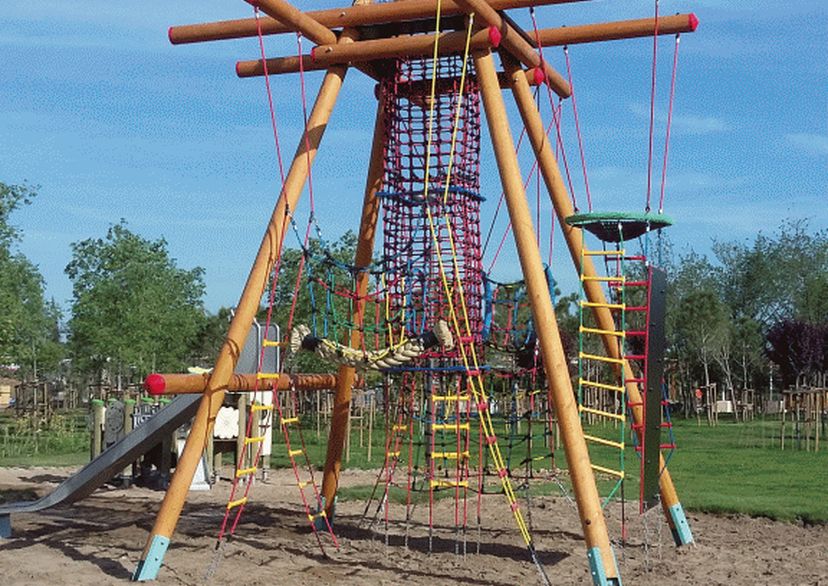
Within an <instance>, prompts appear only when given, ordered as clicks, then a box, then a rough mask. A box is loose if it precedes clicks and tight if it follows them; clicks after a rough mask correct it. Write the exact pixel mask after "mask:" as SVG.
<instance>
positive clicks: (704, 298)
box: [675, 289, 730, 385]
mask: <svg viewBox="0 0 828 586" xmlns="http://www.w3.org/2000/svg"><path fill="white" fill-rule="evenodd" d="M729 326H730V323H729V318H728V315H727V309H726V307H725V305H724V304H723V303H722V302H721V300H720V299H719V298H718V296H717V295H716V293H715V292H713V291H711V290H710V289H698V290H697V291H693V292H691V293H689V294H687V295H686V296H685V297H684V298H683V299H682V300H681V301H680V302H679V305H678V307H677V308H676V330H675V335H676V339H675V342H676V344H677V346H678V348H679V349H680V352H681V353H682V354H683V356H684V357H685V359H689V360H691V361H693V362H695V363H696V364H700V365H701V367H702V370H703V373H704V383H705V384H706V385H709V384H710V383H711V376H710V375H711V366H712V365H713V363H714V361H715V360H716V356H717V355H718V356H721V355H723V354H728V355H729V352H730V346H729V344H730V327H729Z"/></svg>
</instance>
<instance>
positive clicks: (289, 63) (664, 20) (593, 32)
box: [236, 0, 698, 83]
mask: <svg viewBox="0 0 828 586" xmlns="http://www.w3.org/2000/svg"><path fill="white" fill-rule="evenodd" d="M405 1H409V0H405ZM697 25H698V19H697V18H696V16H695V15H694V14H678V15H675V16H664V17H659V19H658V34H659V35H673V34H677V33H684V32H693V31H694V30H696V26H697ZM654 32H655V21H654V20H653V19H652V18H641V19H636V20H622V21H618V22H608V23H601V24H587V25H583V26H573V27H559V28H548V29H541V30H539V31H538V36H539V38H540V41H541V45H542V46H543V47H554V46H561V45H567V44H577V43H591V42H598V41H610V40H619V39H632V38H640V37H651V36H652V35H653V34H654ZM465 35H466V33H465V32H446V33H442V35H441V37H440V43H439V51H440V54H441V55H445V54H448V53H455V52H458V51H462V50H463V48H464V47H465ZM490 44H491V43H490V40H489V35H488V33H487V32H486V31H478V32H476V33H474V34H472V38H471V49H472V50H482V49H485V48H487V47H489V46H490ZM433 49H434V35H433V34H430V35H403V36H399V37H395V38H391V39H375V40H370V41H355V42H354V43H351V44H349V45H337V46H334V47H332V48H330V49H328V47H327V46H326V47H324V48H323V47H319V48H316V49H315V50H314V52H313V55H310V54H308V55H303V56H302V60H303V63H302V65H303V67H304V69H305V71H314V70H319V69H325V68H326V67H328V66H329V65H331V64H334V63H349V62H353V63H360V62H367V61H370V60H372V59H391V58H396V57H413V56H422V55H430V54H431V52H432V51H433ZM314 59H315V60H314ZM267 71H268V73H269V74H271V75H277V74H282V73H297V72H298V71H299V57H296V56H292V57H274V58H271V59H268V60H267ZM236 74H237V75H238V76H239V77H256V76H259V75H264V66H263V64H262V61H261V60H259V59H257V60H251V61H239V62H238V63H236ZM531 77H532V76H530V78H531ZM530 83H532V82H531V80H530Z"/></svg>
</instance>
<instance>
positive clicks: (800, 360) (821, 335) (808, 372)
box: [767, 319, 828, 387]
mask: <svg viewBox="0 0 828 586" xmlns="http://www.w3.org/2000/svg"><path fill="white" fill-rule="evenodd" d="M827 329H828V328H826V326H824V325H823V326H817V325H813V324H809V323H806V322H802V321H798V320H794V319H788V320H783V321H780V322H778V323H776V324H774V325H773V327H771V329H770V330H769V331H768V335H767V339H768V358H770V359H771V360H772V361H773V362H774V363H775V364H776V365H777V366H778V367H779V372H780V374H781V376H782V383H783V384H786V385H794V386H797V387H798V386H799V385H800V384H801V383H803V382H806V381H807V379H808V378H809V377H810V378H811V379H812V380H814V382H816V377H817V376H818V375H819V374H820V372H821V371H822V370H823V368H824V365H825V356H826V348H825V340H826V330H827Z"/></svg>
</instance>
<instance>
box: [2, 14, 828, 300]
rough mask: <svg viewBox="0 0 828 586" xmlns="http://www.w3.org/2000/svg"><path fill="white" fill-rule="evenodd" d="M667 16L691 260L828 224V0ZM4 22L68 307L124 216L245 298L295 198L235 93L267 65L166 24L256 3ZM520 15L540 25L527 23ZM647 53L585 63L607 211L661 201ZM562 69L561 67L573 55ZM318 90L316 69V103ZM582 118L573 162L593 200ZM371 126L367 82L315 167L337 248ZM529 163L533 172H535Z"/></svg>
mask: <svg viewBox="0 0 828 586" xmlns="http://www.w3.org/2000/svg"><path fill="white" fill-rule="evenodd" d="M297 5H298V6H299V7H300V8H303V9H316V8H328V7H333V6H337V5H340V3H338V2H334V1H333V0H321V1H319V2H315V3H311V2H298V3H297ZM660 6H661V13H662V14H673V13H676V12H691V11H692V12H695V13H696V14H697V15H698V17H699V19H700V21H701V25H700V26H699V29H698V31H697V32H696V33H694V34H685V35H683V36H682V42H681V49H680V62H679V77H678V90H677V97H676V105H675V115H674V126H673V138H672V142H671V146H670V163H669V178H668V189H667V202H666V205H665V211H666V212H667V213H668V214H670V215H672V216H673V217H674V218H675V220H676V226H675V227H673V228H671V229H670V236H671V239H672V240H673V241H674V243H675V244H676V246H677V248H678V249H679V250H680V251H681V250H687V249H688V248H689V247H692V248H694V249H696V250H698V251H700V252H708V251H709V249H710V245H711V243H712V241H713V239H716V238H718V239H724V240H750V239H752V237H753V235H755V234H756V233H757V232H758V231H759V230H764V231H773V230H774V229H775V228H776V227H777V226H778V225H779V224H780V222H781V221H782V220H783V219H784V218H808V219H809V222H810V226H811V228H812V229H825V228H828V205H826V204H828V95H827V94H828V58H826V55H828V2H825V1H824V0H792V1H791V2H779V1H777V0H754V1H750V0H745V1H739V2H735V1H729V0H698V1H695V2H689V1H684V2H682V1H671V0H661V5H660ZM652 10H653V3H652V2H651V1H638V0H635V1H624V2H621V1H610V0H594V1H591V2H580V3H574V4H570V5H560V6H550V7H544V8H541V9H538V17H539V22H540V26H541V27H554V26H562V25H575V24H583V23H590V22H599V21H607V20H621V19H629V18H640V17H646V16H650V15H652ZM0 13H1V14H2V19H0V51H2V57H0V76H2V79H3V83H2V86H0V181H3V182H5V183H20V182H22V181H24V180H27V181H28V182H30V183H31V184H34V185H39V186H40V190H39V191H40V196H39V197H38V198H37V200H36V201H35V202H34V204H33V205H31V206H29V207H27V208H25V209H23V210H21V211H20V212H19V213H17V214H16V216H15V218H14V219H15V221H16V223H17V224H18V225H19V226H21V227H22V228H23V230H24V231H25V239H24V241H23V242H22V244H21V250H22V251H23V252H24V253H25V254H26V255H27V256H28V257H29V258H30V259H31V260H32V261H33V262H35V263H36V264H37V265H38V266H39V267H40V270H41V272H42V273H43V275H44V277H45V279H46V281H47V290H48V294H49V295H50V296H53V297H54V298H55V299H56V300H57V301H58V302H60V303H62V304H64V306H67V307H68V302H69V300H70V298H71V284H70V282H69V280H68V279H67V278H66V276H65V275H64V273H63V268H64V267H65V266H66V264H67V263H68V262H69V260H70V255H71V251H70V243H72V242H75V241H78V240H81V239H84V238H88V237H98V236H102V235H103V234H104V233H105V232H106V229H107V227H108V226H109V225H111V224H113V223H116V222H118V221H119V220H120V219H121V218H125V219H126V220H127V222H128V224H129V226H130V227H131V229H133V230H135V231H137V232H139V233H140V234H142V235H144V236H146V237H149V238H157V237H160V236H163V237H164V238H166V239H167V241H168V242H169V248H170V251H171V253H172V255H173V256H174V257H175V258H176V259H177V260H178V263H179V265H180V266H182V267H188V268H189V267H192V266H196V265H199V266H202V267H204V268H205V269H206V282H207V296H206V304H207V307H208V308H210V309H212V310H215V309H217V308H218V307H219V306H221V305H233V304H235V302H236V301H237V299H238V295H239V292H240V290H241V286H242V284H243V282H244V279H245V278H246V276H247V271H248V269H249V266H250V263H251V261H252V258H253V256H254V254H255V251H256V249H257V248H258V244H259V241H260V239H261V234H262V231H263V228H264V222H266V219H267V218H268V217H269V215H270V212H271V210H272V208H273V203H274V199H275V197H276V195H277V194H278V189H279V185H278V171H277V168H276V165H275V159H274V155H273V138H272V134H271V131H270V125H269V118H268V111H267V102H266V97H265V92H264V84H263V82H262V80H261V79H252V80H239V79H237V78H236V76H235V73H234V69H233V66H234V64H235V61H236V60H237V59H253V58H256V57H257V52H258V47H257V41H256V40H255V39H246V40H241V41H223V42H217V43H210V44H204V45H188V46H177V47H176V46H172V45H170V44H169V43H168V41H167V27H168V26H169V25H171V24H185V23H192V22H203V21H212V20H220V19H225V18H243V17H247V16H250V15H251V9H250V7H249V6H248V5H247V4H245V3H244V2H242V1H241V0H239V1H238V2H231V1H229V0H220V1H219V0H199V1H195V0H181V1H170V0H164V1H161V0H142V1H141V2H135V1H128V0H122V1H120V2H103V1H98V0H86V1H83V2H66V1H65V0H59V1H58V0H44V1H41V2H38V3H31V2H22V1H20V0H5V2H3V6H2V9H0ZM515 17H516V18H517V19H518V21H519V22H521V23H523V24H524V25H525V26H529V21H528V19H527V16H526V11H516V12H515ZM305 43H306V45H305V48H306V49H310V46H309V45H308V44H307V41H305ZM266 46H267V53H268V55H270V56H277V55H291V54H295V52H296V50H297V49H296V39H295V37H292V36H288V35H285V36H282V37H278V38H276V37H270V38H267V39H266ZM672 48H673V40H672V38H667V37H662V39H661V40H660V43H659V69H658V72H659V77H658V78H659V86H658V94H659V97H658V100H657V102H658V113H657V122H659V126H658V127H657V131H656V136H657V145H658V148H657V154H658V153H659V152H660V149H661V144H662V142H663V132H664V120H665V118H666V95H667V90H668V88H669V77H670V60H671V57H672ZM651 51H652V41H651V39H641V40H629V41H620V42H612V43H605V44H595V45H579V46H573V47H572V48H571V49H570V56H571V60H572V67H573V75H574V81H575V88H576V92H577V99H578V108H579V113H580V117H581V125H582V131H583V136H584V141H585V149H586V158H587V164H588V168H589V176H590V186H591V191H592V194H593V200H594V202H595V207H596V209H621V210H626V209H633V210H640V209H642V208H643V205H644V193H645V182H646V157H647V135H648V115H649V79H650V67H651V59H652V56H651ZM546 57H547V59H549V60H550V61H551V62H552V63H553V64H554V65H555V66H556V67H557V68H558V69H559V70H564V61H563V54H562V52H561V50H560V49H557V50H549V51H547V53H546ZM320 79H321V75H320V74H319V73H315V74H308V76H307V82H308V86H309V90H310V92H311V94H313V92H314V91H315V89H316V87H317V86H318V84H319V81H320ZM298 81H299V80H298V76H296V75H292V76H287V77H282V78H276V79H274V80H273V83H274V92H275V97H276V108H277V116H278V123H279V128H280V138H281V139H282V141H283V144H284V145H285V147H284V148H285V152H286V153H291V154H292V152H293V150H294V148H295V145H296V143H297V141H298V137H299V132H300V130H301V110H300V98H299V89H298V87H299V84H298ZM565 108H567V110H566V114H565V121H564V127H565V128H564V133H565V137H566V142H567V152H568V155H569V158H570V161H571V163H572V164H573V177H574V178H575V179H576V190H575V191H576V195H577V197H578V199H579V203H580V204H581V206H582V207H585V205H586V204H585V200H584V194H583V189H582V186H581V182H580V181H577V178H578V176H579V174H578V173H577V165H578V156H577V146H576V143H575V142H574V135H573V133H572V112H571V109H569V106H565ZM511 111H512V113H513V116H512V121H513V133H514V134H515V136H517V134H518V132H519V130H520V128H519V126H518V119H517V117H516V116H515V115H514V109H513V108H512V109H511ZM372 120H373V82H371V81H370V80H368V79H367V78H366V77H365V76H364V75H362V74H361V73H359V72H357V71H352V72H351V73H350V74H349V75H348V78H347V80H346V85H345V88H344V90H343V93H342V97H341V99H340V101H339V103H338V105H337V107H336V110H335V112H334V117H333V119H332V123H331V125H330V127H329V129H328V132H327V134H326V136H325V140H324V143H323V147H322V150H321V151H320V156H319V157H318V159H317V163H316V164H315V166H314V183H315V194H316V198H317V212H318V215H319V223H320V226H321V228H322V230H323V233H324V235H325V237H327V238H330V239H334V238H336V237H337V236H338V235H339V234H341V233H342V232H343V231H344V230H346V229H348V228H351V229H354V230H355V229H356V228H357V221H358V208H359V203H360V201H361V192H362V188H363V184H364V173H365V168H366V166H367V155H368V149H369V147H370V138H371V130H372V129H371V127H370V124H371V122H372ZM485 140H486V139H485V133H484V153H483V176H482V182H483V191H484V195H485V196H486V197H487V198H488V202H487V204H484V206H485V209H484V214H483V218H484V219H483V230H484V232H485V230H486V229H487V227H488V220H489V219H490V218H491V215H492V210H493V208H494V204H495V202H496V201H497V198H498V195H499V193H500V188H499V182H498V179H497V175H496V174H495V171H494V165H493V164H492V159H493V157H492V155H491V152H490V151H489V150H488V149H486V148H485ZM657 160H660V157H657ZM522 161H523V162H524V169H525V172H528V169H529V164H528V163H526V161H528V158H526V157H525V156H522ZM530 197H531V198H532V199H533V200H534V195H532V196H530ZM305 213H306V212H305ZM548 214H549V208H548V204H546V203H544V204H543V205H542V215H543V216H544V217H548ZM300 216H301V214H300ZM302 217H304V216H302ZM503 228H504V224H502V222H501V223H500V224H499V227H498V228H497V229H496V230H495V233H496V234H498V236H499V235H500V234H502V231H503ZM544 229H548V226H547V227H545V228H544ZM562 249H563V241H562V239H561V238H560V237H559V236H558V237H557V238H556V251H557V253H556V256H555V258H554V259H553V266H554V268H555V273H556V276H557V278H558V280H559V282H560V283H561V286H562V288H563V289H564V290H573V289H574V287H575V275H574V272H573V270H572V269H571V265H570V264H569V261H567V260H566V258H565V257H564V256H563V255H562V254H561V253H562ZM513 259H514V252H513V251H512V250H507V251H506V252H504V256H503V257H502V259H501V260H500V261H499V263H498V266H497V267H496V269H495V273H496V276H497V277H499V278H500V279H510V278H514V277H517V272H516V270H517V269H516V266H515V265H516V263H514V262H512V261H513Z"/></svg>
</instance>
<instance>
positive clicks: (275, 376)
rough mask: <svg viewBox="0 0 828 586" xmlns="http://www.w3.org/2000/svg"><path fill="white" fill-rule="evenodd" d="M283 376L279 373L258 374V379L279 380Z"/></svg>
mask: <svg viewBox="0 0 828 586" xmlns="http://www.w3.org/2000/svg"><path fill="white" fill-rule="evenodd" d="M281 376H282V375H281V374H279V373H278V372H257V373H256V378H257V379H259V380H278V379H279V378H281Z"/></svg>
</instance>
